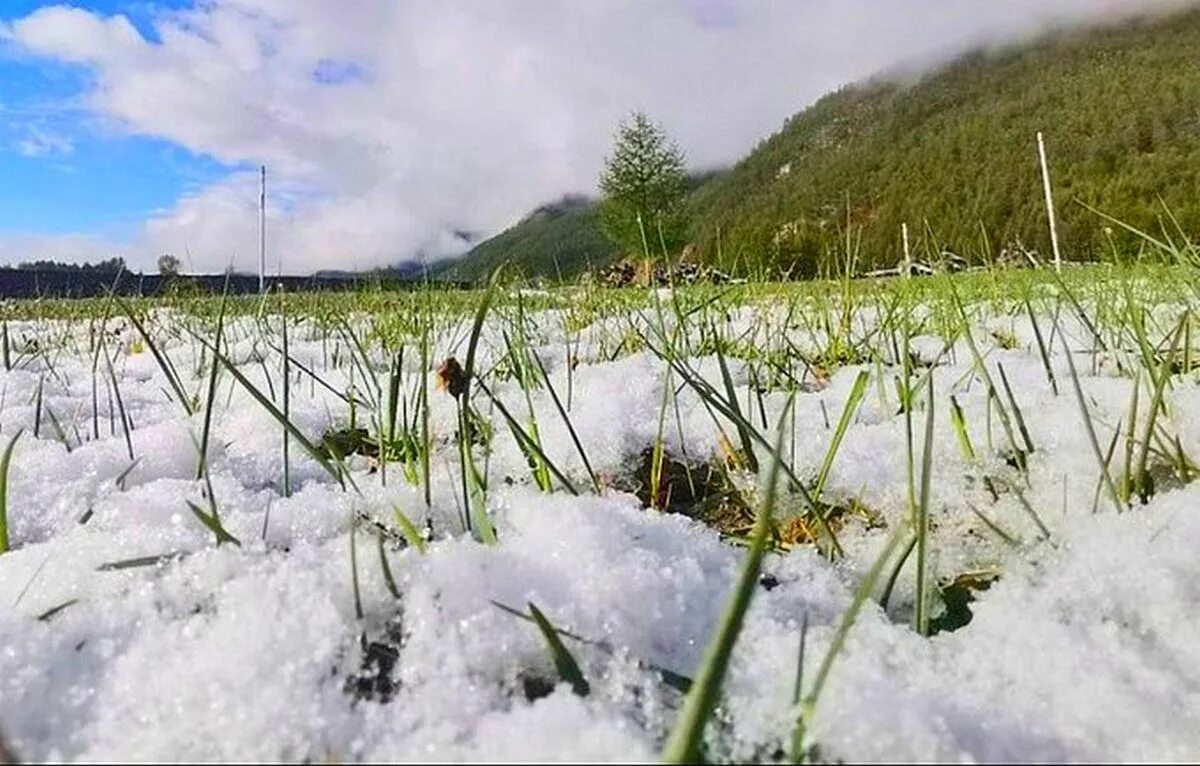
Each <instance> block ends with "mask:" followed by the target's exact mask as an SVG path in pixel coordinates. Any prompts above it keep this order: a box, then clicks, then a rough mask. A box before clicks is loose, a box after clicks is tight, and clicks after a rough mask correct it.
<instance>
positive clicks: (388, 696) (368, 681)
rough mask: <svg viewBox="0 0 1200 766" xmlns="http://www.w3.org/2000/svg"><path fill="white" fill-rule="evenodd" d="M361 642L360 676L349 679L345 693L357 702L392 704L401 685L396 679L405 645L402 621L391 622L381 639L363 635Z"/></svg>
mask: <svg viewBox="0 0 1200 766" xmlns="http://www.w3.org/2000/svg"><path fill="white" fill-rule="evenodd" d="M361 642H362V662H361V663H360V664H359V669H358V672H357V673H352V674H350V675H349V676H347V677H346V683H345V685H344V686H343V687H342V689H343V691H345V693H346V694H348V695H350V696H351V697H353V698H354V701H355V702H362V701H364V700H366V701H371V702H380V703H384V704H386V703H388V702H391V701H392V698H393V697H395V696H396V692H397V691H399V689H400V682H399V681H397V680H395V678H394V677H393V675H394V673H395V670H396V665H397V664H398V663H399V662H400V650H401V648H402V647H403V644H404V633H403V631H402V629H401V625H400V618H399V617H396V618H394V619H392V620H390V621H389V622H388V624H387V626H386V627H385V628H384V630H383V634H382V635H381V636H379V637H378V638H375V639H368V638H367V636H366V634H363V636H362V639H361Z"/></svg>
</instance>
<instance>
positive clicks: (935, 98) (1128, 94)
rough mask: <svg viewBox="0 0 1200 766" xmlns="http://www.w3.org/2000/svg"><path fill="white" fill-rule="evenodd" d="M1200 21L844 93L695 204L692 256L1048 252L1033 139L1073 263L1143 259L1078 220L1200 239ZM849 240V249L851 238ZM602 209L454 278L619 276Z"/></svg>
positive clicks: (509, 235) (468, 266) (492, 250)
mask: <svg viewBox="0 0 1200 766" xmlns="http://www.w3.org/2000/svg"><path fill="white" fill-rule="evenodd" d="M1197 51H1200V11H1191V12H1187V13H1182V14H1176V15H1174V16H1171V17H1168V18H1162V19H1157V20H1153V21H1150V20H1143V21H1139V22H1134V23H1129V24H1126V25H1124V26H1122V27H1119V28H1099V29H1091V30H1086V31H1074V32H1067V33H1058V34H1056V35H1053V36H1050V37H1047V38H1043V39H1041V40H1039V41H1037V42H1035V43H1032V44H1027V45H1024V46H1019V47H1011V48H1007V49H1003V50H998V51H990V52H977V53H974V54H971V55H968V56H966V57H964V58H962V59H960V60H958V61H957V62H955V63H953V64H951V65H949V66H946V67H944V68H941V69H939V70H937V71H935V72H932V73H930V74H927V75H925V76H922V77H920V78H916V79H913V80H910V81H907V82H897V81H891V80H885V79H877V80H875V81H872V82H868V83H862V84H859V85H855V86H850V87H846V88H843V89H841V90H839V91H838V92H836V93H832V94H830V95H828V96H826V97H824V98H822V99H821V100H819V101H817V102H816V103H815V104H813V105H812V106H811V107H809V108H808V109H805V110H804V111H802V112H800V113H799V114H797V115H795V116H793V117H792V118H790V119H789V120H788V121H787V122H786V123H785V124H784V126H783V128H782V129H781V130H780V131H779V132H777V133H776V134H774V135H773V136H771V137H769V138H767V139H766V140H764V141H762V142H761V143H760V144H759V145H758V146H757V147H756V148H755V149H754V150H753V151H752V152H751V153H750V154H749V155H748V156H747V157H745V158H744V159H743V160H742V161H741V162H739V163H738V164H737V165H736V166H734V167H733V168H732V169H731V170H729V171H728V172H725V173H721V174H716V175H713V176H710V177H709V178H707V179H706V180H705V181H704V182H703V183H700V184H698V185H697V186H696V187H695V188H694V189H693V190H692V191H691V193H690V194H689V196H688V199H687V203H686V206H687V212H688V214H689V219H690V227H689V231H688V240H689V241H690V242H691V243H693V245H694V250H695V252H696V253H697V254H698V256H699V257H700V258H701V259H703V260H705V261H707V262H710V263H717V264H718V265H720V266H722V267H723V268H725V269H731V270H736V271H748V270H757V269H760V268H762V267H767V268H771V269H779V270H791V271H792V273H793V274H798V275H807V274H813V273H816V272H817V271H819V270H820V269H821V268H822V267H823V266H825V265H828V264H829V263H831V262H832V260H833V259H832V256H836V255H841V254H844V253H845V252H846V251H847V249H849V250H852V251H854V252H855V253H856V254H857V257H858V261H857V262H858V264H859V266H860V267H864V268H865V267H869V266H878V265H891V264H894V263H896V262H897V261H898V260H899V258H900V255H901V245H900V227H901V224H902V223H905V222H907V223H908V224H909V227H910V230H911V233H912V241H913V245H914V247H915V248H916V249H917V250H918V255H920V254H921V253H922V252H926V251H928V252H934V253H936V252H940V251H941V250H942V249H943V248H946V247H948V248H950V249H952V250H954V251H955V252H958V253H960V254H961V255H963V256H965V257H967V258H968V259H970V260H973V261H977V262H978V261H985V260H987V259H989V258H994V257H996V255H997V254H998V253H999V252H1000V251H1001V250H1002V249H1003V248H1004V247H1007V246H1013V245H1022V246H1025V247H1028V248H1031V249H1034V250H1038V251H1040V252H1042V253H1047V254H1048V253H1049V250H1050V246H1049V235H1048V230H1047V222H1046V214H1045V208H1044V203H1043V199H1042V192H1041V179H1040V175H1039V169H1038V161H1037V151H1036V143H1035V135H1036V133H1037V132H1038V131H1039V130H1041V131H1043V132H1044V133H1045V135H1046V140H1047V145H1048V149H1049V154H1050V164H1051V170H1052V174H1053V178H1054V185H1055V199H1056V203H1057V207H1058V214H1059V225H1060V236H1061V239H1062V241H1063V243H1064V255H1065V257H1067V258H1072V259H1096V258H1103V257H1107V256H1108V254H1110V253H1111V252H1113V247H1114V246H1115V247H1116V250H1117V251H1118V252H1121V253H1123V254H1128V255H1132V254H1136V249H1137V246H1138V243H1137V238H1136V237H1134V236H1133V235H1131V234H1129V233H1128V232H1126V231H1124V230H1122V229H1121V228H1120V227H1109V226H1107V224H1106V221H1104V219H1102V218H1100V217H1099V216H1097V215H1096V214H1095V213H1093V212H1090V211H1088V210H1087V209H1086V208H1085V207H1084V206H1083V205H1081V204H1079V203H1081V202H1082V203H1086V204H1088V205H1091V206H1093V207H1095V208H1097V209H1100V210H1103V211H1105V212H1107V213H1110V214H1112V215H1114V216H1116V217H1118V218H1120V219H1121V220H1123V221H1126V222H1128V223H1130V224H1132V225H1134V226H1137V227H1140V228H1143V229H1146V230H1148V231H1151V232H1153V233H1156V234H1158V233H1160V232H1161V227H1162V226H1163V225H1164V224H1165V226H1166V227H1167V228H1168V230H1169V231H1170V232H1171V233H1172V236H1176V237H1178V230H1177V229H1176V228H1175V224H1174V223H1172V222H1171V221H1170V220H1169V219H1167V218H1166V217H1165V216H1164V207H1163V203H1164V202H1165V203H1166V204H1167V205H1169V207H1170V210H1171V212H1172V213H1173V214H1174V216H1175V217H1176V218H1177V219H1178V222H1179V224H1180V226H1181V227H1182V229H1183V230H1184V231H1186V232H1188V233H1189V234H1190V233H1192V232H1195V231H1197V230H1198V229H1200V183H1198V179H1200V77H1197V76H1196V70H1195V56H1196V53H1197ZM848 235H849V236H848ZM617 255H618V253H617V252H616V248H614V247H613V246H612V245H609V244H607V243H606V242H605V241H604V239H603V237H602V235H601V234H600V233H599V230H598V227H597V221H596V216H595V210H594V204H584V203H582V202H579V203H578V204H576V205H574V206H572V207H571V208H570V209H569V210H568V211H566V212H563V213H561V214H559V215H555V216H537V215H534V216H530V217H529V218H527V219H526V220H525V221H523V222H521V223H520V224H518V225H516V226H514V227H513V228H511V229H509V230H508V231H506V232H504V233H503V234H501V235H499V236H498V237H495V238H493V239H490V240H488V241H486V242H484V243H482V244H481V245H480V246H478V247H477V248H475V249H474V250H473V251H472V252H471V253H470V254H469V255H468V256H467V257H466V259H465V260H464V261H463V262H460V263H459V264H458V265H457V266H456V267H455V268H454V272H455V273H456V274H457V275H458V276H460V277H467V276H470V277H476V276H479V275H481V274H484V273H486V272H487V271H489V270H490V269H491V268H492V267H494V266H495V265H497V264H498V263H500V262H503V261H511V262H513V263H515V264H516V265H518V266H519V267H521V268H523V270H524V271H525V272H526V273H528V274H542V275H546V276H551V277H553V276H555V275H556V274H558V273H561V274H562V275H563V276H564V277H569V276H572V275H574V274H577V273H579V272H580V271H583V270H586V269H587V268H589V266H592V265H596V264H599V263H603V262H607V261H610V260H612V259H613V258H615V257H616V256H617Z"/></svg>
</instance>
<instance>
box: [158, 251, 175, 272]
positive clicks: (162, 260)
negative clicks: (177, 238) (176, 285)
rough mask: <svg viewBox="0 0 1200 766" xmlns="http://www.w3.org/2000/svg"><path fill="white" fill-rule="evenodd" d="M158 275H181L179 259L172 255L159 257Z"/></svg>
mask: <svg viewBox="0 0 1200 766" xmlns="http://www.w3.org/2000/svg"><path fill="white" fill-rule="evenodd" d="M158 273H159V274H162V275H163V276H167V275H168V274H169V275H175V274H178V273H179V259H178V258H176V257H175V256H173V255H170V254H163V255H160V256H158Z"/></svg>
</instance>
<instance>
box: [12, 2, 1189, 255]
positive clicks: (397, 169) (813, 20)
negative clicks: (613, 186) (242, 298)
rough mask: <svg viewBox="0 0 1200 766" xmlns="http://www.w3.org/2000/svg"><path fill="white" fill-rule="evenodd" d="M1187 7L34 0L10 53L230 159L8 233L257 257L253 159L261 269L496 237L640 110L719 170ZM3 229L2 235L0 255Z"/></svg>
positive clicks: (110, 111) (583, 172)
mask: <svg viewBox="0 0 1200 766" xmlns="http://www.w3.org/2000/svg"><path fill="white" fill-rule="evenodd" d="M1183 4H1185V3H1183V2H1180V0H1140V1H1134V0H904V2H900V1H898V0H778V1H777V2H766V1H765V0H659V1H657V2H644V1H641V0H570V2H566V1H560V0H503V1H499V2H472V1H471V0H463V1H455V0H438V2H426V3H408V2H404V3H401V2H381V1H379V0H340V1H339V2H329V0H200V1H199V2H197V3H196V4H195V5H194V6H192V7H190V8H188V9H186V10H183V11H170V12H168V11H163V12H162V13H160V14H158V15H157V16H156V18H155V21H154V23H153V29H152V30H141V31H139V29H138V28H136V27H135V26H134V25H133V24H132V23H131V22H130V21H129V20H128V19H126V18H125V17H124V16H121V15H112V16H106V15H103V14H100V13H94V12H90V11H87V10H82V9H78V8H72V7H66V6H53V7H46V8H42V9H40V10H37V11H35V12H33V13H32V14H30V15H28V16H26V17H23V18H19V19H14V20H10V21H9V22H7V23H6V25H3V26H0V37H4V38H7V39H8V40H9V43H10V45H12V46H15V47H16V48H17V49H18V50H19V51H20V52H21V55H25V56H30V57H37V58H42V59H46V60H53V61H58V62H67V63H73V64H77V65H80V66H82V67H85V68H86V69H87V70H88V72H89V73H90V78H89V79H90V82H91V85H90V86H89V89H88V90H87V92H86V93H84V94H82V98H83V101H84V103H85V104H86V108H87V109H88V110H89V111H90V112H92V113H93V114H94V115H95V116H96V117H97V118H99V119H100V120H101V121H102V122H103V123H104V124H105V125H106V129H116V130H118V131H124V132H127V133H130V134H137V135H145V136H152V137H155V138H160V139H164V140H166V141H169V142H172V143H174V144H177V145H179V146H181V147H185V148H187V149H188V150H190V151H192V152H196V153H199V154H204V155H208V156H211V157H213V158H215V159H216V160H218V161H220V162H222V163H225V164H227V165H228V166H230V167H233V168H237V169H236V170H234V171H231V172H230V174H229V175H228V176H227V177H225V178H223V179H222V180H220V181H219V182H217V183H215V184H213V185H210V186H208V187H207V188H204V189H202V190H200V191H198V192H196V193H192V194H189V195H188V196H185V197H183V198H181V199H178V200H164V208H163V209H162V210H160V211H158V212H156V213H155V214H153V215H152V216H151V217H150V218H149V219H148V220H146V221H145V222H144V223H142V224H141V225H140V228H139V231H138V233H137V234H136V235H135V236H134V237H133V239H132V240H131V241H128V242H124V243H109V242H103V241H94V240H88V239H86V238H85V237H82V236H81V237H72V238H66V239H63V238H40V239H39V238H38V237H37V236H36V233H32V234H29V235H25V236H23V237H22V238H19V239H20V241H19V244H20V246H22V247H29V246H31V245H38V244H39V243H40V244H41V246H42V247H43V248H45V249H52V250H54V251H55V252H58V251H63V250H65V249H66V247H67V246H76V247H78V246H80V243H81V242H84V243H88V244H90V245H95V246H96V247H98V248H100V249H102V250H104V251H105V252H106V253H109V254H111V252H113V250H114V249H118V248H117V245H120V248H119V249H121V250H123V251H124V252H126V253H127V255H128V257H129V260H130V262H131V264H133V265H143V266H147V267H148V266H150V265H151V264H152V263H153V259H154V258H155V257H156V255H157V254H159V253H162V252H171V253H176V254H178V255H179V256H180V257H181V258H184V260H185V265H186V266H188V267H189V268H192V269H196V270H218V269H221V268H224V267H225V266H226V265H228V264H230V263H231V262H232V263H233V264H234V265H236V266H237V267H239V268H248V269H252V268H254V267H255V264H256V263H257V242H258V239H257V233H256V225H257V217H256V216H257V204H258V189H257V183H258V181H257V173H256V172H255V169H256V167H257V165H258V164H259V163H265V164H267V165H268V167H269V169H270V179H271V181H270V183H271V194H270V198H271V209H270V212H269V223H268V227H269V232H270V234H269V241H270V245H269V251H270V253H269V257H268V263H269V264H270V265H271V267H272V268H275V266H276V264H279V263H282V264H283V266H282V268H283V270H284V271H287V272H309V271H313V270H316V269H321V268H364V267H370V266H378V265H385V264H390V263H397V262H400V261H403V260H406V259H408V258H411V257H413V256H414V255H415V254H417V253H418V252H423V253H425V254H427V255H440V254H447V253H453V252H456V251H458V250H461V248H462V244H461V243H462V240H461V238H460V237H456V236H454V234H453V233H454V232H455V231H462V230H467V231H475V232H482V233H491V232H494V231H496V230H498V229H500V228H503V227H504V226H506V225H508V224H510V223H512V222H513V221H515V220H516V219H517V218H518V217H519V216H520V215H521V214H523V213H525V212H526V211H528V210H529V209H531V208H532V207H534V206H535V205H537V204H539V203H541V202H544V201H546V200H547V199H550V198H553V197H556V196H559V195H561V194H563V193H566V192H579V191H584V192H588V191H591V190H592V189H593V188H594V185H595V179H596V177H597V174H598V173H599V170H600V166H601V163H602V161H603V156H604V154H605V152H606V151H607V150H608V147H609V141H610V138H611V135H612V132H613V130H614V128H615V126H616V123H617V121H618V120H620V119H621V118H622V117H624V116H625V115H626V114H628V112H629V111H630V110H631V109H634V108H642V109H645V110H646V111H648V112H649V113H650V114H651V115H652V116H653V117H654V118H656V119H657V120H660V121H661V122H662V123H663V124H664V125H665V127H666V128H667V130H668V132H669V133H671V134H672V135H673V136H674V137H675V138H676V139H677V141H678V142H679V144H680V145H681V146H682V147H683V148H684V149H685V151H686V152H687V154H688V158H689V161H690V163H691V164H692V165H694V166H696V167H708V166H714V165H719V164H724V163H729V162H732V161H734V160H736V159H737V158H738V157H740V156H741V155H743V154H744V153H745V152H746V151H747V150H748V149H749V148H750V147H751V146H753V145H754V143H755V142H757V141H758V140H760V139H761V138H763V137H765V136H766V135H768V134H769V133H771V132H772V131H773V130H775V129H776V128H777V127H778V126H779V125H780V124H781V123H782V121H783V120H784V119H785V118H786V117H787V116H788V115H790V114H792V113H794V112H796V111H797V110H799V109H800V108H802V107H803V106H804V105H806V104H808V103H810V102H811V101H813V100H814V99H815V98H817V97H819V96H820V95H822V94H823V93H825V92H827V91H828V90H830V89H832V88H835V87H837V86H839V85H841V84H844V83H847V82H851V81H854V80H858V79H862V78H864V77H867V76H869V75H872V74H874V73H877V72H879V71H880V70H886V69H889V68H894V67H896V66H899V65H905V66H908V67H909V68H911V67H913V66H916V65H927V64H928V63H930V62H934V61H938V60H942V59H945V58H947V57H950V56H952V55H954V54H956V53H959V52H962V51H964V50H966V49H968V48H972V47H977V46H979V45H983V44H989V43H997V42H1007V41H1013V40H1016V39H1020V38H1024V37H1028V36H1030V35H1033V34H1036V33H1038V32H1040V31H1042V30H1045V29H1046V28H1049V27H1062V26H1068V25H1075V24H1080V23H1090V22H1096V21H1101V20H1109V19H1116V18H1120V17H1123V16H1126V15H1129V14H1133V13H1140V12H1147V11H1157V10H1163V9H1167V8H1173V7H1176V6H1180V5H1183ZM61 140H62V141H69V139H67V138H63V139H61ZM69 145H70V144H69V143H58V144H55V143H54V142H53V141H50V140H47V139H43V140H41V141H32V142H31V143H30V144H29V146H28V147H27V148H28V149H29V150H30V153H37V152H43V153H51V152H53V151H63V150H65V149H66V148H67V147H69ZM131 172H133V173H134V174H136V170H133V171H131ZM17 239H18V238H14V237H11V236H10V237H8V238H7V241H4V238H3V237H0V259H3V258H5V257H8V255H9V254H10V253H13V252H16V250H15V247H16V244H18V242H17ZM88 252H91V251H90V250H89V251H88ZM38 254H40V253H38ZM31 255H33V254H31Z"/></svg>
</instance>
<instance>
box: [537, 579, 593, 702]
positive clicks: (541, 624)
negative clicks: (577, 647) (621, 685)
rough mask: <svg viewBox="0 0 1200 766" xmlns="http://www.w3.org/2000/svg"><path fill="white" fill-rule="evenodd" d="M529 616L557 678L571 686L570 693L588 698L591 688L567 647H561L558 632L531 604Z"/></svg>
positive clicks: (561, 643)
mask: <svg viewBox="0 0 1200 766" xmlns="http://www.w3.org/2000/svg"><path fill="white" fill-rule="evenodd" d="M529 614H531V615H532V616H533V621H534V623H535V624H536V625H537V627H538V630H539V631H541V634H542V638H543V639H545V641H546V649H547V650H549V652H550V658H551V659H552V660H554V667H555V669H556V670H558V677H559V678H561V679H562V680H563V681H565V682H567V683H569V684H570V685H571V691H573V692H575V694H577V695H578V696H580V697H586V696H588V693H589V692H591V686H590V685H589V684H588V682H587V679H585V678H584V677H583V671H582V670H580V669H579V663H578V662H576V661H575V658H574V657H572V656H571V653H570V652H569V651H567V647H566V646H564V645H563V642H562V639H560V638H559V637H558V632H557V631H556V630H555V629H554V626H553V625H551V624H550V621H549V620H547V619H546V615H544V614H542V611H541V610H540V609H538V608H537V607H536V606H534V604H533V602H532V601H530V602H529Z"/></svg>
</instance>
